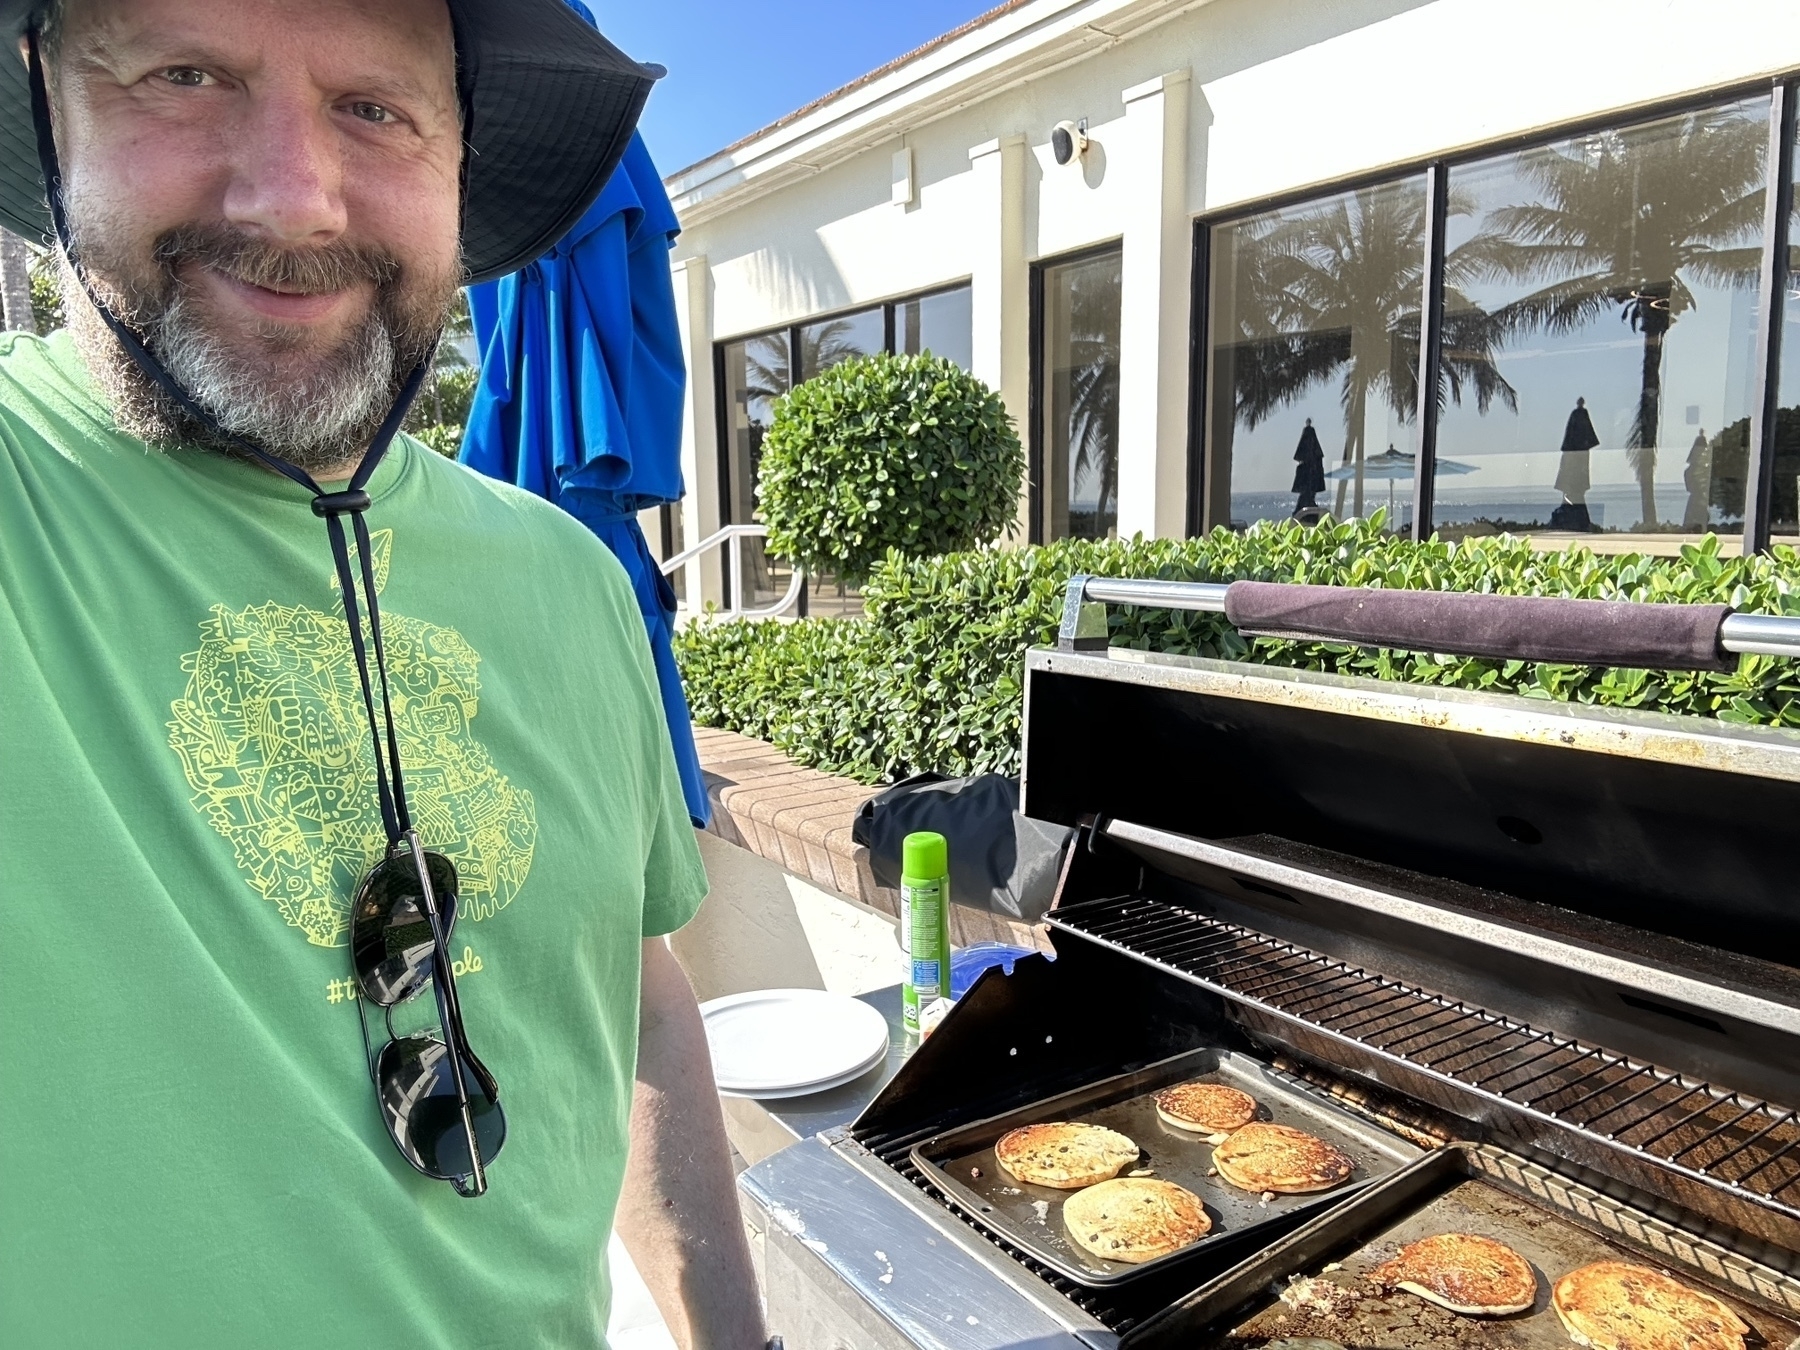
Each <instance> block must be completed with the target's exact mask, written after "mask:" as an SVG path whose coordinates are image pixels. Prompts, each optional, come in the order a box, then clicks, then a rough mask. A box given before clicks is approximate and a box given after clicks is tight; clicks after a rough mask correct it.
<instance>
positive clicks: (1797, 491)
mask: <svg viewBox="0 0 1800 1350" xmlns="http://www.w3.org/2000/svg"><path fill="white" fill-rule="evenodd" d="M1794 169H1795V182H1796V183H1797V184H1800V153H1796V154H1795V155H1794ZM1790 200H1800V191H1793V192H1792V196H1791V199H1790ZM1788 221H1789V223H1788V257H1787V267H1786V270H1785V272H1784V274H1783V276H1782V278H1781V280H1782V282H1783V285H1782V288H1781V289H1782V306H1781V328H1780V342H1781V349H1780V350H1781V367H1780V372H1779V381H1780V382H1779V384H1778V385H1777V386H1776V389H1777V394H1776V402H1777V404H1778V406H1777V408H1776V410H1775V435H1774V454H1773V456H1772V458H1773V460H1774V466H1773V471H1772V473H1771V475H1770V483H1769V517H1768V519H1769V534H1770V536H1771V537H1772V538H1773V539H1774V540H1775V541H1776V542H1779V543H1783V544H1793V543H1795V542H1796V540H1795V536H1796V535H1800V228H1796V227H1795V225H1794V223H1793V216H1792V214H1791V213H1790V215H1789V217H1788ZM1735 439H1736V437H1735V434H1734V436H1733V440H1734V441H1735ZM1744 445H1745V448H1746V451H1747V450H1748V446H1749V427H1748V426H1746V427H1745V428H1744ZM1746 458H1748V455H1747V454H1746Z"/></svg>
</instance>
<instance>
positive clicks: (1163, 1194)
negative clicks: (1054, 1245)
mask: <svg viewBox="0 0 1800 1350" xmlns="http://www.w3.org/2000/svg"><path fill="white" fill-rule="evenodd" d="M1063 1223H1064V1225H1065V1226H1066V1227H1067V1228H1068V1230H1069V1237H1070V1238H1071V1239H1072V1240H1073V1241H1074V1243H1075V1245H1076V1246H1078V1247H1080V1248H1082V1249H1083V1250H1085V1251H1090V1252H1092V1253H1093V1254H1094V1255H1095V1256H1099V1257H1103V1258H1105V1259H1106V1260H1108V1261H1125V1262H1129V1263H1130V1264H1132V1265H1137V1264H1139V1263H1141V1262H1144V1261H1154V1260H1155V1259H1156V1258H1157V1257H1159V1256H1167V1255H1168V1254H1169V1253H1170V1252H1174V1251H1180V1250H1181V1248H1183V1247H1185V1246H1187V1245H1188V1244H1189V1243H1190V1242H1198V1241H1199V1240H1200V1239H1201V1238H1203V1237H1205V1236H1206V1235H1207V1233H1209V1232H1210V1231H1212V1220H1211V1219H1209V1218H1207V1217H1206V1207H1205V1206H1204V1205H1202V1204H1201V1203H1200V1200H1199V1197H1198V1196H1196V1195H1195V1194H1194V1193H1193V1192H1192V1191H1187V1190H1183V1189H1182V1188H1181V1187H1180V1186H1177V1185H1176V1184H1175V1183H1174V1182H1172V1181H1158V1180H1156V1179H1155V1178H1154V1177H1121V1178H1120V1179H1119V1180H1117V1181H1103V1182H1101V1183H1100V1184H1099V1185H1097V1186H1089V1187H1088V1188H1087V1189H1086V1190H1085V1191H1083V1192H1082V1193H1081V1194H1080V1195H1071V1196H1070V1197H1069V1198H1068V1199H1067V1200H1065V1201H1064V1202H1063Z"/></svg>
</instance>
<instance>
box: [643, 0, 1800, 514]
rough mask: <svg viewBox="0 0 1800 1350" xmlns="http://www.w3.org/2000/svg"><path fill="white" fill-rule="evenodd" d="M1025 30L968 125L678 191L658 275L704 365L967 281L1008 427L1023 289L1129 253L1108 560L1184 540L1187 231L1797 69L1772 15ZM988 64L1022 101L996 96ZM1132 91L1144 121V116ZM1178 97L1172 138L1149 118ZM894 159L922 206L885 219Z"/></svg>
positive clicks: (690, 180) (1593, 12)
mask: <svg viewBox="0 0 1800 1350" xmlns="http://www.w3.org/2000/svg"><path fill="white" fill-rule="evenodd" d="M1027 10H1028V11H1031V13H1028V14H1025V16H1024V17H1025V18H1031V17H1032V15H1033V14H1035V13H1036V11H1038V10H1041V11H1042V16H1041V17H1042V19H1043V22H1042V23H1040V24H1037V26H1036V27H1035V28H1034V27H1033V26H1032V25H1031V24H1028V23H1025V22H1024V19H1023V18H1021V17H1020V15H1021V13H1024V12H1015V13H1014V14H1013V15H1009V16H1007V22H1008V23H1015V22H1016V23H1017V25H1018V26H1019V27H1020V28H1021V29H1022V30H1023V31H1024V34H1025V35H1024V36H1023V37H1019V36H1017V35H1015V36H1014V37H1011V38H1009V39H1008V42H1009V43H1011V45H1006V44H996V45H995V49H994V51H992V52H991V53H989V56H988V57H987V58H986V59H989V60H990V63H991V64H992V65H993V66H994V67H995V70H997V71H999V72H1000V73H999V74H996V73H995V71H989V73H988V74H987V75H986V76H985V77H984V78H985V87H986V88H989V89H990V90H992V92H986V93H984V94H982V95H981V96H980V97H978V98H976V99H974V101H971V102H968V103H967V104H966V106H957V100H956V98H955V97H954V96H953V91H952V93H951V94H945V93H944V91H943V88H942V87H941V86H943V85H944V84H945V83H946V81H947V79H948V77H945V80H940V81H938V84H937V85H934V86H932V87H931V89H932V97H931V101H928V102H924V103H921V102H918V99H919V98H920V97H922V95H919V94H912V95H904V96H902V95H896V96H895V97H894V98H892V99H890V100H889V103H890V104H891V106H888V105H881V104H878V105H874V107H873V111H870V112H867V113H866V114H864V115H862V120H863V122H864V123H869V122H871V121H872V120H873V122H874V123H875V124H876V126H875V130H874V131H870V130H869V129H868V127H867V126H864V127H863V128H862V129H861V130H859V131H856V132H855V133H854V134H852V133H851V132H849V131H846V132H843V133H841V134H840V133H835V132H830V131H829V130H826V131H821V132H819V133H817V134H815V135H812V136H811V138H810V139H805V138H802V140H804V144H801V143H800V142H799V141H796V144H797V145H799V148H797V149H793V150H790V151H783V150H780V149H779V148H778V147H777V148H776V149H770V146H772V145H774V143H775V142H776V141H778V140H780V137H779V136H771V137H770V138H767V144H763V145H759V144H758V143H754V142H753V143H751V144H750V145H748V146H746V147H744V148H742V149H740V150H739V151H737V152H734V153H733V154H732V155H729V156H725V157H723V158H721V159H719V160H717V161H709V162H708V164H706V165H702V166H696V169H695V170H692V171H688V172H686V173H684V174H682V175H678V176H677V177H676V178H675V179H672V180H671V184H672V187H673V188H674V189H675V190H676V191H675V196H676V200H677V204H678V206H680V207H682V208H683V209H684V218H685V219H686V220H687V221H688V222H689V223H688V224H687V226H686V229H685V232H684V234H683V235H682V237H681V240H680V241H679V244H678V246H677V250H676V255H675V256H676V259H677V266H680V262H681V260H682V259H685V258H688V257H690V256H695V257H700V256H703V257H704V258H705V259H706V263H707V271H706V279H707V286H708V287H709V289H708V292H707V295H706V297H705V303H704V304H698V303H697V304H696V305H695V306H694V307H693V310H692V311H691V312H694V313H698V312H700V311H704V312H705V313H706V315H707V316H708V321H709V332H708V333H707V335H706V336H707V339H708V341H713V340H718V339H721V338H728V337H731V336H735V335H740V334H744V333H749V332H754V331H757V330H760V329H765V328H769V327H773V326H776V325H779V324H784V323H788V322H791V321H794V320H796V319H801V318H805V317H808V316H810V315H814V314H818V313H821V312H825V311H829V310H834V309H841V308H846V307H850V306H855V305H861V304H866V303H870V302H874V301H879V300H882V299H885V298H889V297H892V296H897V295H902V294H905V293H908V292H911V291H916V290H920V289H924V288H927V287H931V286H936V285H941V284H944V283H948V282H955V281H960V280H964V279H972V283H973V285H974V288H975V292H976V294H975V299H974V310H975V314H976V329H977V332H976V335H975V343H976V353H977V357H976V364H977V367H978V370H979V373H981V374H983V376H984V377H985V378H988V379H989V380H990V381H991V382H993V383H995V384H996V385H998V386H1000V388H1001V392H1002V394H1003V395H1004V396H1005V397H1006V400H1007V403H1008V405H1009V407H1010V408H1011V409H1012V410H1013V411H1014V414H1015V416H1020V417H1022V416H1023V414H1024V412H1025V410H1026V406H1027V387H1026V386H1027V384H1028V381H1029V361H1028V352H1027V351H1026V347H1025V337H1024V335H1025V333H1026V330H1027V327H1028V325H1029V321H1030V316H1029V314H1028V312H1027V308H1028V307H1027V303H1026V290H1025V281H1024V277H1023V275H1022V273H1023V271H1024V269H1025V267H1026V265H1027V264H1028V263H1029V262H1030V261H1031V260H1035V259H1040V258H1046V257H1051V256H1054V255H1056V254H1059V253H1063V252H1067V251H1069V250H1073V249H1077V248H1082V247H1085V246H1089V245H1092V244H1096V243H1101V242H1105V241H1109V240H1115V239H1119V240H1123V241H1124V247H1125V254H1126V257H1125V263H1124V269H1125V282H1124V291H1125V294H1124V304H1123V325H1124V330H1125V334H1126V337H1125V344H1124V345H1125V350H1124V352H1123V353H1122V356H1121V379H1122V381H1123V385H1124V389H1125V391H1126V395H1125V398H1126V409H1127V411H1126V414H1125V417H1124V419H1123V420H1124V425H1123V426H1122V428H1121V448H1120V454H1121V466H1120V489H1121V494H1120V495H1121V499H1120V529H1121V532H1122V533H1131V532H1133V531H1136V530H1142V531H1143V532H1145V533H1147V534H1176V533H1180V532H1181V529H1182V527H1183V523H1184V517H1185V511H1184V503H1183V494H1184V491H1185V438H1186V407H1187V360H1186V342H1187V332H1188V314H1187V307H1188V301H1187V290H1188V276H1187V263H1186V257H1185V251H1186V247H1187V245H1186V237H1187V230H1188V222H1189V221H1190V220H1191V219H1192V218H1193V217H1194V216H1196V215H1199V214H1202V213H1214V212H1219V211H1221V210H1227V209H1229V208H1230V207H1232V206H1233V205H1236V204H1240V203H1248V202H1251V201H1254V200H1257V199H1260V198H1263V197H1267V196H1271V195H1275V194H1280V193H1286V192H1290V191H1293V190H1295V189H1298V188H1302V187H1304V186H1306V185H1308V184H1313V183H1324V182H1327V181H1330V180H1333V179H1338V178H1343V177H1346V176H1350V175H1355V174H1360V173H1365V172H1368V171H1370V170H1373V169H1378V168H1380V167H1382V166H1385V165H1390V164H1399V163H1402V162H1406V161H1417V160H1420V159H1424V158H1426V157H1429V156H1434V155H1437V154H1441V153H1444V152H1447V151H1453V150H1457V149H1460V148H1464V147H1467V146H1470V145H1474V144H1477V143H1481V142H1486V141H1491V140H1495V139H1498V138H1502V137H1506V136H1511V135H1515V134H1519V133H1524V132H1529V131H1532V130H1534V129H1539V128H1545V127H1550V126H1554V125H1557V124H1560V123H1564V122H1569V121H1573V120H1577V119H1582V118H1587V117H1592V116H1595V115H1598V114H1602V113H1608V112H1611V111H1614V110H1620V111H1624V110H1628V109H1631V108H1633V107H1636V106H1641V105H1644V104H1647V103H1654V102H1657V101H1660V100H1664V99H1668V98H1671V97H1676V96H1679V95H1682V94H1686V93H1689V92H1695V91H1701V90H1705V89H1709V88H1714V87H1718V86H1722V85H1728V84H1736V83H1740V82H1743V81H1745V80H1748V79H1751V78H1755V77H1759V76H1762V75H1765V74H1773V73H1777V72H1784V71H1792V70H1794V69H1796V68H1800V23H1796V22H1794V18H1795V15H1796V10H1795V6H1794V3H1793V0H1657V2H1655V3H1652V2H1651V0H1430V2H1428V3H1425V2H1421V0H1331V2H1330V3H1325V2H1324V0H1202V2H1201V3H1197V4H1196V3H1193V0H1167V3H1159V2H1158V0H1040V3H1039V4H1037V5H1035V6H1028V7H1027ZM1090 11H1091V14H1092V17H1091V18H1090V19H1089V20H1087V28H1086V29H1085V30H1083V31H1084V32H1085V34H1086V41H1087V42H1088V47H1087V49H1086V50H1085V51H1084V52H1083V53H1081V54H1080V55H1079V56H1078V57H1077V58H1076V59H1073V60H1071V61H1069V62H1068V63H1065V64H1063V65H1061V66H1060V67H1057V68H1050V69H1047V70H1045V69H1040V67H1042V66H1043V65H1044V61H1043V60H1042V59H1039V58H1038V57H1034V56H1033V55H1032V49H1031V48H1030V46H1029V43H1030V41H1033V40H1038V41H1048V39H1041V38H1038V39H1034V38H1033V37H1032V34H1034V33H1042V32H1049V31H1051V30H1052V29H1055V31H1057V32H1063V31H1069V30H1070V25H1071V24H1074V23H1077V22H1078V21H1082V20H1083V15H1084V14H1088V13H1089V12H1090ZM1103 11H1104V12H1103ZM1111 13H1117V14H1120V15H1129V17H1130V24H1129V25H1127V24H1126V23H1125V20H1124V19H1123V18H1121V19H1120V20H1119V23H1120V25H1121V26H1132V25H1135V31H1134V32H1133V34H1132V35H1131V36H1130V37H1127V38H1124V39H1122V40H1118V41H1112V42H1108V41H1106V40H1105V38H1104V34H1105V33H1106V32H1111V31H1113V29H1111V28H1109V27H1107V26H1106V25H1107V23H1108V22H1110V20H1108V19H1107V17H1106V16H1107V14H1111ZM1034 22H1035V20H1034ZM1146 24H1151V25H1152V26H1148V27H1145V25H1146ZM1056 25H1061V27H1060V28H1057V27H1056ZM1096 33H1099V34H1100V35H1101V36H1100V38H1099V39H1098V40H1096V38H1095V34H1096ZM964 45H967V42H966V41H965V43H964ZM958 50H960V48H959V49H958ZM921 59H922V60H924V61H929V60H931V59H933V58H931V57H930V56H929V54H928V55H927V56H926V57H925V58H921ZM974 60H975V58H971V61H974ZM1008 62H1011V63H1012V64H1013V65H1014V66H1016V67H1017V69H1018V70H1019V71H1020V72H1022V74H1021V76H1020V78H1019V80H1018V81H1015V82H1014V83H1012V84H1011V86H1010V87H1005V80H1004V79H1003V78H1002V76H1003V74H1004V70H1005V69H1006V65H1007V63H1008ZM958 69H959V70H960V69H961V67H958ZM904 74H905V72H904V71H902V72H900V74H899V75H895V76H893V77H891V80H893V81H898V80H900V78H901V76H903V75H904ZM1169 77H1172V78H1169ZM997 80H998V82H999V83H1000V85H1001V87H999V88H998V89H993V86H994V85H995V83H996V81H997ZM926 83H929V82H926ZM1152 85H1154V86H1155V91H1156V92H1155V95H1154V100H1153V101H1154V106H1148V107H1147V106H1142V100H1143V99H1144V97H1145V94H1144V91H1145V90H1146V89H1147V88H1150V87H1151V86H1152ZM1177 86H1181V87H1180V90H1179V94H1178V96H1176V98H1175V100H1174V102H1175V103H1178V104H1180V105H1182V106H1181V108H1180V110H1179V117H1180V121H1181V125H1172V124H1171V121H1170V115H1169V110H1170V108H1171V107H1172V106H1173V104H1171V103H1170V102H1169V101H1168V100H1169V97H1170V96H1169V95H1168V94H1167V93H1166V92H1164V91H1166V90H1168V89H1172V88H1175V87H1177ZM884 87H885V86H884ZM908 98H912V99H913V100H914V102H913V103H911V104H909V103H908V102H907V99H908ZM1128 98H1129V99H1130V100H1131V101H1130V102H1129V103H1128V101H1127V100H1128ZM878 113H879V114H880V116H881V117H885V118H886V119H887V120H886V122H881V121H880V118H878V117H877V116H876V114H878ZM830 114H831V109H830V108H829V107H828V108H827V109H826V110H824V111H823V112H820V113H817V114H815V115H814V118H813V120H814V121H819V122H821V123H822V124H823V122H825V121H828V120H829V115H830ZM1082 117H1086V118H1087V119H1088V124H1089V135H1090V137H1091V138H1092V140H1093V150H1092V151H1091V152H1090V154H1089V155H1088V156H1087V158H1086V161H1085V162H1077V163H1074V164H1071V165H1068V166H1058V165H1057V164H1056V163H1055V162H1054V159H1053V157H1052V155H1051V152H1050V146H1049V139H1050V129H1051V127H1052V126H1053V125H1054V124H1055V123H1056V122H1058V121H1059V120H1062V119H1065V118H1068V119H1079V118H1082ZM845 125H849V120H846V122H845ZM886 126H891V127H892V128H893V132H892V134H886V135H883V134H881V132H882V128H883V127H886ZM783 134H784V135H789V136H790V137H791V136H793V134H794V133H792V132H787V133H783ZM834 136H835V137H836V139H835V140H834V139H833V137H834ZM1018 138H1022V142H1021V141H1020V140H1019V139H1018ZM1006 142H1010V143H1011V144H1013V145H1017V146H1020V151H1019V153H1021V154H1022V158H1021V159H1020V160H1019V162H1018V164H1017V165H1016V166H1015V171H1014V172H1012V173H1010V174H1008V173H1006V172H1004V171H1003V166H1002V165H1001V164H1000V163H999V162H998V161H1001V160H1004V159H1005V151H1004V148H1003V144H1002V143H1006ZM903 147H907V148H910V150H911V152H912V157H913V164H914V174H915V181H916V184H917V190H916V192H915V194H914V199H913V201H912V202H911V203H910V204H906V205H896V204H894V203H893V202H892V201H891V200H890V198H891V186H892V183H891V180H892V165H893V156H894V153H895V151H896V150H899V149H901V148H903ZM1171 147H1173V152H1172V151H1171ZM972 152H975V153H974V155H973V158H972V157H971V156H972ZM784 154H785V155H786V156H787V159H786V160H785V161H782V162H781V164H780V165H779V166H778V167H779V171H778V172H771V173H770V174H769V176H768V178H767V179H766V180H764V181H768V182H776V181H777V180H779V186H775V187H773V188H767V189H761V188H758V186H757V180H755V179H754V178H753V177H752V176H751V175H752V174H753V172H761V171H762V167H761V166H762V165H764V164H765V163H774V162H776V161H780V160H781V157H782V155H784ZM846 155H848V157H847V158H846V157H845V156H846ZM990 159H992V160H994V161H996V162H995V163H993V164H989V163H988V161H989V160H990ZM1159 173H1160V174H1161V175H1162V181H1153V180H1154V179H1155V178H1156V176H1157V175H1158V174H1159ZM739 180H743V181H739ZM1009 194H1016V199H1008V198H1009ZM995 325H998V326H999V331H994V326H995ZM695 345H696V347H698V346H700V345H702V344H699V343H696V344H695ZM984 353H985V355H984ZM1128 365H1129V366H1130V367H1131V369H1126V368H1125V367H1126V366H1128ZM1147 400H1149V401H1152V402H1153V403H1154V406H1146V401H1147ZM693 426H694V435H695V437H696V438H697V441H696V444H695V445H694V447H693V450H692V453H693V457H694V462H696V463H699V464H711V463H713V462H714V458H713V456H714V454H715V453H716V452H715V450H714V448H713V446H712V443H711V442H712V437H713V435H714V431H713V426H712V423H711V420H710V419H709V418H703V417H696V418H695V419H694V422H693ZM698 523H699V522H698V521H696V522H695V524H696V525H697V524H698ZM692 528H693V526H690V530H692ZM689 537H690V538H698V537H700V536H699V535H697V534H693V533H690V536H689Z"/></svg>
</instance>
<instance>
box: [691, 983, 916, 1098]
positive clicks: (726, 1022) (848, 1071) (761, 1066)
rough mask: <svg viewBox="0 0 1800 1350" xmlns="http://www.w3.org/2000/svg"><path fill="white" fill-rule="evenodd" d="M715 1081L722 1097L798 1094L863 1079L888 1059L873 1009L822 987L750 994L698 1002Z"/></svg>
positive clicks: (884, 1028)
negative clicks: (710, 1052)
mask: <svg viewBox="0 0 1800 1350" xmlns="http://www.w3.org/2000/svg"><path fill="white" fill-rule="evenodd" d="M700 1016H701V1019H702V1020H703V1021H704V1022H705V1024H706V1043H707V1045H708V1047H709V1048H710V1049H711V1050H712V1062H713V1077H714V1078H715V1079H716V1080H717V1081H718V1085H719V1091H720V1092H721V1093H723V1094H724V1095H725V1096H727V1097H757V1098H773V1097H799V1096H803V1095H804V1094H806V1093H809V1092H823V1091H825V1089H827V1088H834V1087H841V1086H842V1085H843V1084H845V1083H848V1082H851V1081H853V1080H855V1079H857V1078H861V1077H862V1076H863V1075H864V1074H865V1073H867V1072H868V1071H869V1070H870V1069H873V1068H874V1067H875V1066H876V1065H877V1064H880V1063H881V1062H882V1061H883V1060H884V1059H886V1058H887V1052H888V1024H887V1019H886V1018H885V1017H883V1016H882V1015H881V1014H880V1013H879V1012H877V1011H876V1010H875V1009H874V1008H872V1007H870V1006H869V1005H868V1004H867V1003H863V1002H861V1001H859V1000H857V999H853V998H849V997H847V996H845V995H843V994H828V993H826V992H825V991H824V990H823V989H755V990H752V991H751V992H749V993H747V994H731V995H729V996H727V997H725V998H715V999H711V1000H709V1001H707V1002H705V1003H702V1004H701V1005H700Z"/></svg>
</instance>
